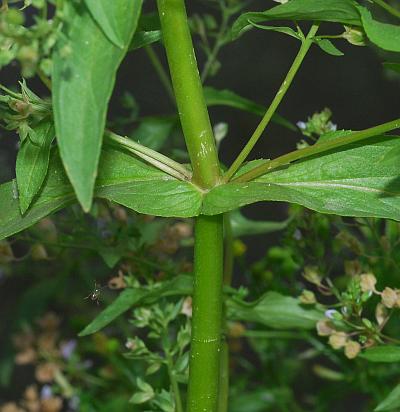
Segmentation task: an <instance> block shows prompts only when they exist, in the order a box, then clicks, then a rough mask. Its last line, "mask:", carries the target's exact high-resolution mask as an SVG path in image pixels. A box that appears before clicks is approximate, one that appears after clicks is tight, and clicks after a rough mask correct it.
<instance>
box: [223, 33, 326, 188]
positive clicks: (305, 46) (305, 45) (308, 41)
mask: <svg viewBox="0 0 400 412" xmlns="http://www.w3.org/2000/svg"><path fill="white" fill-rule="evenodd" d="M317 30H318V25H313V26H312V27H311V29H310V32H309V33H308V35H307V37H306V38H305V39H304V40H303V42H302V45H301V47H300V50H299V52H298V53H297V56H296V58H295V59H294V61H293V64H292V66H291V67H290V69H289V71H288V73H287V75H286V77H285V80H284V81H283V82H282V84H281V87H280V88H279V90H278V92H277V93H276V95H275V97H274V100H273V101H272V103H271V105H270V106H269V107H268V110H267V111H266V113H265V115H264V117H263V118H262V120H261V122H260V123H259V125H258V126H257V128H256V130H255V131H254V133H253V134H252V136H251V137H250V139H249V141H248V142H247V143H246V146H245V147H244V148H243V150H242V151H241V152H240V154H239V155H238V157H237V158H236V159H235V161H234V162H233V163H232V166H231V167H230V168H229V170H228V171H227V172H226V174H225V176H224V180H225V181H226V182H227V181H229V180H230V179H231V178H232V176H233V175H234V174H235V173H236V172H237V170H238V169H239V167H240V166H241V165H242V163H243V162H244V161H245V160H246V158H247V156H248V155H249V154H250V152H251V151H252V149H253V147H254V146H255V145H256V143H257V142H258V140H259V139H260V137H261V135H262V134H263V132H264V130H265V128H266V127H267V126H268V124H269V122H270V120H271V119H272V116H273V115H274V113H275V112H276V109H277V108H278V106H279V104H280V102H281V101H282V99H283V97H284V96H285V94H286V92H287V91H288V89H289V87H290V85H291V84H292V82H293V79H294V77H295V75H296V73H297V71H298V70H299V68H300V66H301V64H302V62H303V60H304V58H305V57H306V54H307V52H308V50H309V49H310V47H311V45H312V43H313V38H314V36H315V34H316V32H317Z"/></svg>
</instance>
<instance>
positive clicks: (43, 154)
mask: <svg viewBox="0 0 400 412" xmlns="http://www.w3.org/2000/svg"><path fill="white" fill-rule="evenodd" d="M32 135H34V136H32ZM54 137H55V132H54V127H53V122H51V121H49V120H43V121H42V122H41V123H39V124H38V125H37V126H36V127H35V128H34V129H32V130H31V131H30V132H29V138H28V139H25V140H24V141H23V143H22V145H21V148H20V149H19V151H18V156H17V165H16V175H17V184H18V195H19V204H20V208H21V212H22V213H25V212H26V210H27V209H28V207H29V205H30V204H31V202H32V200H33V198H34V197H35V196H36V195H37V193H38V192H39V190H40V188H41V187H42V184H43V181H44V179H45V178H46V174H47V169H48V167H49V159H50V149H51V143H52V142H53V140H54Z"/></svg>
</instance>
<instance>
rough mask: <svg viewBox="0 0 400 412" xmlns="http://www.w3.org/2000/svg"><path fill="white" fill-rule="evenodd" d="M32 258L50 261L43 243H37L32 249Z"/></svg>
mask: <svg viewBox="0 0 400 412" xmlns="http://www.w3.org/2000/svg"><path fill="white" fill-rule="evenodd" d="M31 257H32V259H33V260H48V258H49V255H48V254H47V251H46V248H45V247H44V246H43V245H42V244H41V243H35V244H34V245H33V246H32V248H31Z"/></svg>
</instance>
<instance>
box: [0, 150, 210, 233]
mask: <svg viewBox="0 0 400 412" xmlns="http://www.w3.org/2000/svg"><path fill="white" fill-rule="evenodd" d="M95 195H96V196H97V197H101V198H105V199H108V200H111V201H114V202H117V203H120V204H122V205H124V206H126V207H128V208H130V209H133V210H135V211H137V212H139V213H145V214H151V215H156V216H164V217H168V216H169V217H175V216H176V217H191V216H196V215H198V214H199V211H200V208H201V198H202V196H201V193H200V192H199V191H198V190H197V189H196V187H195V186H194V185H192V184H191V183H189V182H183V181H180V180H178V179H175V178H173V177H171V176H169V175H167V174H165V173H164V172H161V171H160V170H158V169H156V168H154V167H153V166H150V165H148V164H147V163H145V162H143V161H142V160H139V159H137V158H134V157H132V156H130V155H129V154H127V153H125V152H121V151H118V150H115V149H112V148H110V147H105V148H104V150H103V152H102V156H101V159H100V167H99V176H98V179H97V183H96V191H95ZM75 199H76V198H75V194H74V191H73V189H72V187H71V185H70V183H69V181H68V179H67V177H66V175H65V173H64V168H63V166H62V164H61V161H60V158H59V156H58V155H57V154H56V153H54V154H53V156H52V158H51V160H50V166H49V172H48V174H47V177H46V179H45V182H44V184H43V187H42V189H41V191H40V192H39V194H38V196H37V198H36V199H35V201H34V203H33V204H32V205H31V207H30V208H29V209H28V211H27V212H26V213H25V215H23V216H21V213H20V211H19V205H18V191H17V188H16V185H15V182H9V183H5V184H3V185H0V239H4V238H5V237H8V236H11V235H13V234H14V233H17V232H20V231H21V230H24V229H26V228H28V227H29V226H32V225H33V224H34V223H36V222H37V221H38V220H40V219H42V218H43V217H45V216H47V215H49V214H50V213H53V212H55V211H57V210H58V209H60V208H62V207H65V206H66V205H68V204H70V203H72V202H74V201H75Z"/></svg>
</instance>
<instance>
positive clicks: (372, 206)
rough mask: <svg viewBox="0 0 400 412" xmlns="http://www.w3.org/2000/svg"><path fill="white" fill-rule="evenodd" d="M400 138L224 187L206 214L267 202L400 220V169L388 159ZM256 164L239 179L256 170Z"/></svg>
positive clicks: (210, 198)
mask: <svg viewBox="0 0 400 412" xmlns="http://www.w3.org/2000/svg"><path fill="white" fill-rule="evenodd" d="M399 145H400V138H399V137H398V136H377V137H374V138H370V139H366V140H365V141H363V142H362V143H358V144H356V143H355V144H352V145H347V146H343V147H341V148H340V149H336V151H330V152H327V153H323V154H322V153H321V154H319V155H315V156H314V157H309V158H305V159H303V160H301V161H299V162H297V163H293V164H291V165H288V166H282V167H281V169H276V170H274V171H271V172H270V173H267V174H265V175H263V176H262V177H260V178H257V179H255V180H253V181H250V182H245V183H239V182H237V183H235V182H231V183H229V184H227V185H223V186H218V187H216V188H214V189H212V190H211V191H210V192H209V193H208V194H207V195H206V196H205V199H204V204H203V213H205V214H210V215H212V214H218V213H223V212H226V211H229V210H233V209H236V208H237V207H241V206H244V205H247V204H250V203H255V202H259V201H262V200H275V201H285V202H290V203H298V204H300V205H303V206H305V207H308V208H309V209H312V210H316V211H318V212H322V213H332V214H338V215H342V216H373V217H382V218H388V219H394V220H400V169H399V167H398V162H397V160H396V159H392V160H391V161H387V160H385V155H386V154H387V153H389V151H391V150H393V149H394V148H396V147H399ZM259 162H260V161H255V162H250V163H248V164H247V165H246V166H245V167H243V168H242V169H241V170H240V171H239V173H238V175H240V174H242V173H245V172H246V171H248V170H249V169H252V168H254V167H255V166H256V165H257V164H259Z"/></svg>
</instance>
